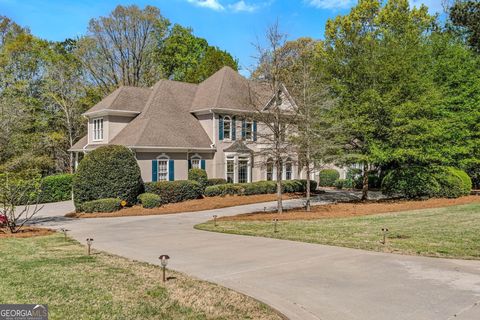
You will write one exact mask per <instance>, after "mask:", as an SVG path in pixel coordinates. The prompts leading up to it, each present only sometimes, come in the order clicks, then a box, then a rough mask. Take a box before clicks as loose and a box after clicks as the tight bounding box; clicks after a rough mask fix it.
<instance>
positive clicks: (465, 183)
mask: <svg viewBox="0 0 480 320" xmlns="http://www.w3.org/2000/svg"><path fill="white" fill-rule="evenodd" d="M449 169H450V170H451V171H452V173H453V174H455V175H457V176H458V177H459V178H460V179H461V180H462V187H463V195H469V194H470V192H471V191H472V187H473V181H472V179H471V178H470V176H469V175H468V173H466V172H465V171H463V170H460V169H457V168H454V167H449Z"/></svg>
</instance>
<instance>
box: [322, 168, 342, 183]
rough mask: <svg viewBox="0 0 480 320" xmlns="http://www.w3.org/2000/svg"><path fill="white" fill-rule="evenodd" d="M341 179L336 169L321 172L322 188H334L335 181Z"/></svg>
mask: <svg viewBox="0 0 480 320" xmlns="http://www.w3.org/2000/svg"><path fill="white" fill-rule="evenodd" d="M339 178H340V173H339V172H338V171H337V170H335V169H323V170H321V171H320V186H321V187H333V184H334V183H335V180H337V179H339Z"/></svg>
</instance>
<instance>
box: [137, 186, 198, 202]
mask: <svg viewBox="0 0 480 320" xmlns="http://www.w3.org/2000/svg"><path fill="white" fill-rule="evenodd" d="M145 192H147V193H154V194H156V195H158V196H160V199H161V203H162V204H167V203H176V202H182V201H186V200H193V199H198V198H200V197H202V193H203V188H202V186H201V185H200V183H198V182H197V181H190V180H177V181H158V182H148V183H146V184H145Z"/></svg>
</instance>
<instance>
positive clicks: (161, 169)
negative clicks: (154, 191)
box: [157, 156, 170, 181]
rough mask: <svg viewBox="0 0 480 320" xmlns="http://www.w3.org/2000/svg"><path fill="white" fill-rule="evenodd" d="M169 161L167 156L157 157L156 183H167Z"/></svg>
mask: <svg viewBox="0 0 480 320" xmlns="http://www.w3.org/2000/svg"><path fill="white" fill-rule="evenodd" d="M169 160H170V159H169V158H168V157H167V156H160V157H158V159H157V161H158V181H168V174H169V172H168V169H169V168H168V161H169Z"/></svg>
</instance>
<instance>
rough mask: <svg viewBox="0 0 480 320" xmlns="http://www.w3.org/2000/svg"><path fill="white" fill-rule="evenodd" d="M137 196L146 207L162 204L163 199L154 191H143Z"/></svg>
mask: <svg viewBox="0 0 480 320" xmlns="http://www.w3.org/2000/svg"><path fill="white" fill-rule="evenodd" d="M137 198H138V201H139V202H140V203H141V204H142V207H144V208H145V209H152V208H158V207H160V206H161V205H162V199H161V198H160V196H159V195H157V194H154V193H142V194H141V195H139V196H138V197H137Z"/></svg>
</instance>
